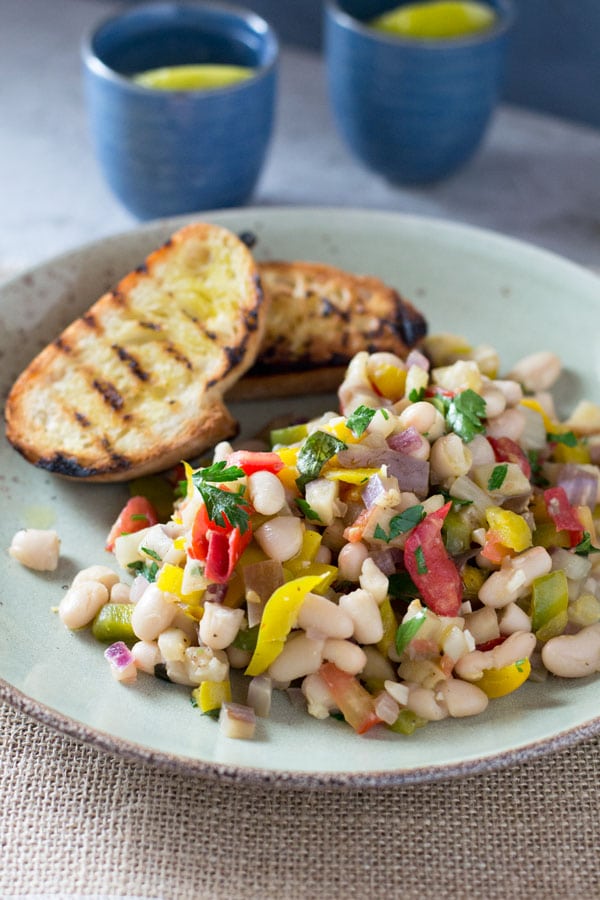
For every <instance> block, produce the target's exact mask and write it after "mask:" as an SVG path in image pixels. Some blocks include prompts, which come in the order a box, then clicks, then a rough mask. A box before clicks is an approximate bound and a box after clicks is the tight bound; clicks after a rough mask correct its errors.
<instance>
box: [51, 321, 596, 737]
mask: <svg viewBox="0 0 600 900" xmlns="http://www.w3.org/2000/svg"><path fill="white" fill-rule="evenodd" d="M499 368H500V364H499V359H498V355H497V353H496V351H495V350H494V349H493V348H491V347H489V346H479V347H474V348H473V347H470V346H469V345H468V344H467V343H466V342H465V341H463V340H462V339H460V338H457V337H454V336H450V335H438V336H431V337H429V338H427V339H426V340H425V343H424V345H423V347H422V350H419V351H412V352H411V353H410V355H409V356H408V358H407V359H406V360H405V361H403V360H401V359H399V358H398V357H396V356H394V355H392V354H389V353H374V354H371V355H369V354H368V353H366V352H361V353H359V354H357V355H356V356H355V357H354V359H353V360H352V362H351V363H350V365H349V367H348V370H347V373H346V377H345V379H344V382H343V384H342V385H341V387H340V390H339V403H340V411H339V412H333V411H330V412H326V413H325V414H323V415H322V416H321V417H319V418H318V419H315V420H312V421H309V422H293V423H291V424H289V425H286V426H285V427H282V428H274V429H273V430H271V432H270V435H269V438H270V439H269V442H268V444H265V445H257V446H255V447H253V448H252V449H233V448H232V447H231V445H230V444H228V443H221V444H219V445H217V447H216V448H215V451H214V458H213V459H212V461H211V462H210V463H209V464H207V465H203V466H199V467H197V468H194V467H192V466H191V465H189V464H188V463H185V464H183V465H182V467H181V470H180V472H179V473H178V477H177V479H176V481H177V487H176V499H175V502H174V505H173V511H172V514H171V515H170V517H167V519H166V520H165V521H161V515H160V513H159V511H157V509H156V505H155V504H154V503H152V502H151V500H150V499H148V496H144V495H143V494H142V493H140V492H139V491H138V492H136V494H135V495H134V496H132V497H131V499H130V501H129V502H128V504H127V505H126V507H125V508H124V510H123V511H122V513H121V515H120V516H119V518H118V519H117V521H116V522H115V525H114V526H113V529H112V531H111V533H110V535H109V537H108V541H107V549H109V550H110V551H111V552H112V553H114V556H115V558H116V560H117V562H118V563H119V565H120V567H121V569H122V570H123V572H124V573H126V574H124V575H123V577H122V578H121V577H119V575H117V574H116V573H115V572H114V571H113V570H112V569H110V568H108V567H105V566H91V567H90V568H89V569H86V570H84V571H83V572H81V573H79V575H78V576H76V578H75V580H74V582H73V584H72V586H71V588H70V589H69V591H68V592H67V594H66V595H65V596H64V597H63V599H62V600H61V603H60V606H59V614H60V615H61V618H62V620H63V622H64V623H65V624H66V625H67V626H68V627H71V628H81V627H85V626H88V625H91V628H92V631H93V633H94V635H95V636H96V637H97V638H98V639H99V640H100V641H102V642H104V643H105V644H107V645H108V646H107V648H106V650H105V656H106V658H107V660H108V662H109V664H110V668H111V671H112V673H113V675H114V676H115V677H116V678H117V679H118V680H120V681H123V682H127V683H128V682H133V681H135V679H136V677H137V674H138V672H140V671H142V672H147V673H149V674H152V675H156V676H158V677H160V678H163V679H165V680H168V681H171V682H176V683H179V684H185V685H188V686H189V687H190V688H191V695H192V700H193V703H194V705H196V706H197V707H198V708H199V710H200V711H201V712H203V713H206V714H210V715H214V716H215V717H218V718H219V720H220V723H221V728H222V729H223V731H224V733H225V734H227V735H229V736H232V737H250V736H252V734H253V732H254V728H255V725H256V716H268V715H269V710H270V706H271V698H272V693H273V691H274V690H289V689H292V690H293V689H295V688H299V689H300V691H301V692H302V694H303V696H304V698H305V702H306V708H307V711H308V713H309V714H311V715H313V716H316V717H317V718H322V719H326V718H328V717H330V716H334V717H337V718H342V719H344V720H345V721H346V722H347V723H348V724H349V725H350V726H351V727H352V728H353V729H354V730H355V731H356V732H358V733H364V732H366V731H368V730H369V729H370V728H372V727H373V726H380V727H385V728H387V729H389V730H390V731H392V732H399V733H402V734H410V733H411V732H413V731H414V729H415V728H417V727H420V726H423V725H426V724H427V723H429V722H431V721H434V720H440V719H444V718H445V717H447V716H452V717H462V716H472V715H476V714H479V713H482V712H483V711H484V710H485V709H486V707H487V705H488V703H489V701H490V699H495V698H498V697H502V696H504V695H507V694H509V693H512V692H514V691H515V690H517V689H518V688H520V687H521V685H523V684H524V683H525V682H526V681H527V680H528V679H529V678H535V679H542V678H545V677H548V673H552V674H553V675H557V676H561V677H578V676H581V675H587V674H592V673H594V672H596V671H598V670H600V541H599V540H598V534H599V529H600V506H599V503H600V468H599V464H600V407H598V406H597V405H595V404H593V403H590V402H587V401H583V402H581V403H580V404H579V405H578V406H577V407H576V408H575V409H574V410H573V412H572V413H571V415H570V417H569V418H568V419H566V420H563V421H561V420H560V419H559V417H558V416H557V413H556V410H555V408H554V403H553V400H552V396H551V394H550V393H549V388H550V387H551V386H552V384H553V383H554V381H555V380H556V378H557V377H558V376H559V374H560V362H559V360H558V359H557V358H556V357H555V356H554V355H553V354H549V353H539V354H534V355H533V356H531V357H528V358H527V359H524V360H522V361H521V362H520V363H518V364H517V365H516V366H515V367H514V369H513V370H512V372H511V373H509V374H508V375H507V376H506V377H500V376H499V375H498V372H499ZM233 671H238V672H239V673H240V675H241V676H242V677H240V678H238V677H233V678H232V674H233Z"/></svg>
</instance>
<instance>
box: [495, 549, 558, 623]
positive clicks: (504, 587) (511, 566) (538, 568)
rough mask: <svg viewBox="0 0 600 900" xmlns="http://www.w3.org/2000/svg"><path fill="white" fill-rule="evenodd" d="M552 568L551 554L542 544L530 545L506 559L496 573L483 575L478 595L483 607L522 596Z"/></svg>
mask: <svg viewBox="0 0 600 900" xmlns="http://www.w3.org/2000/svg"><path fill="white" fill-rule="evenodd" d="M551 568H552V557H551V556H550V554H549V553H548V551H547V550H545V549H544V547H532V548H531V549H530V550H525V552H524V553H521V554H520V555H519V556H515V557H512V558H508V559H507V560H505V561H504V562H503V564H502V566H501V568H500V569H498V571H497V572H492V574H491V575H490V576H489V577H488V578H486V580H485V581H484V582H483V584H482V585H481V587H480V589H479V593H478V597H479V599H480V600H481V602H482V603H484V604H485V605H486V606H493V607H495V608H496V609H500V608H501V607H503V606H508V604H509V603H514V601H515V600H518V599H519V597H524V596H525V594H526V593H527V591H528V590H529V587H530V586H531V583H532V582H533V580H534V579H535V578H538V577H539V576H540V575H547V574H548V572H550V570H551Z"/></svg>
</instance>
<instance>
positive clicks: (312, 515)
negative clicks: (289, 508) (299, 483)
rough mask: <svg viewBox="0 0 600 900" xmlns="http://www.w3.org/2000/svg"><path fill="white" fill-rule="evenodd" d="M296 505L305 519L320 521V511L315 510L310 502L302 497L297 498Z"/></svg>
mask: <svg viewBox="0 0 600 900" xmlns="http://www.w3.org/2000/svg"><path fill="white" fill-rule="evenodd" d="M296 506H297V507H298V509H299V510H300V512H301V513H302V515H303V516H304V518H305V519H310V520H311V521H317V522H318V521H319V520H320V518H321V517H320V515H319V513H318V512H315V511H314V509H313V508H312V506H311V505H310V503H308V502H307V501H306V500H304V499H303V498H302V497H297V498H296Z"/></svg>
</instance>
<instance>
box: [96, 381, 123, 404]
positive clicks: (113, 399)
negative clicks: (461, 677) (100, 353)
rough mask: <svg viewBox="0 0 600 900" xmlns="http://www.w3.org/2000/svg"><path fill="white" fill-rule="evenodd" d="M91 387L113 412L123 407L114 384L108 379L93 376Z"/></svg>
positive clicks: (121, 399)
mask: <svg viewBox="0 0 600 900" xmlns="http://www.w3.org/2000/svg"><path fill="white" fill-rule="evenodd" d="M92 387H93V388H94V390H95V391H98V393H99V394H100V396H101V397H102V399H103V400H104V402H105V403H106V404H107V405H108V406H110V407H111V409H114V411H115V412H118V411H119V410H120V409H122V408H123V404H124V402H125V401H124V400H123V398H122V396H121V395H120V393H119V392H118V390H117V389H116V387H115V386H114V384H111V382H110V381H103V380H100V379H99V378H94V380H93V381H92Z"/></svg>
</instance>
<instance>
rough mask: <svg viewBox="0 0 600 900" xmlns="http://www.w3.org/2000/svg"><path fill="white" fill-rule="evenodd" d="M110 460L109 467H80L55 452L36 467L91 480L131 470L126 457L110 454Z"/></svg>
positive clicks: (67, 457)
mask: <svg viewBox="0 0 600 900" xmlns="http://www.w3.org/2000/svg"><path fill="white" fill-rule="evenodd" d="M17 449H19V448H18V447H17ZM110 459H111V464H110V465H109V466H102V467H97V466H82V465H81V464H80V463H78V462H77V460H76V459H75V457H73V456H66V455H65V454H64V453H60V452H57V453H54V454H53V455H52V456H43V457H41V458H40V459H39V460H38V461H37V462H36V466H38V467H39V468H40V469H45V470H46V471H47V472H53V473H54V474H55V475H66V476H67V477H69V478H92V477H93V476H94V475H103V474H108V473H109V472H120V471H123V470H127V469H130V468H131V460H129V459H127V457H126V456H121V455H120V454H118V453H111V454H110Z"/></svg>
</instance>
